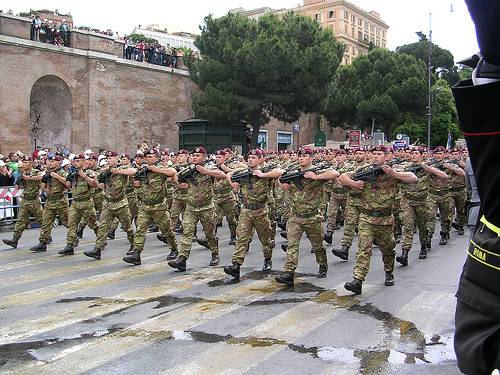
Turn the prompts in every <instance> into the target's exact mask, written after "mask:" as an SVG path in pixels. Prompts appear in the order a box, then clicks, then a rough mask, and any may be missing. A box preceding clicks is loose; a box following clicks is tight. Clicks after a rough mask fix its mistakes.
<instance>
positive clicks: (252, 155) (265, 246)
mask: <svg viewBox="0 0 500 375" xmlns="http://www.w3.org/2000/svg"><path fill="white" fill-rule="evenodd" d="M262 161H263V153H262V151H261V150H258V149H256V150H251V151H250V152H249V153H248V168H249V169H250V171H251V172H252V175H251V176H250V181H249V182H248V183H245V184H238V183H236V182H231V177H232V176H233V174H234V173H235V172H229V173H228V174H227V177H226V178H227V181H228V182H229V183H230V184H231V186H232V187H233V189H240V191H241V195H242V201H243V208H242V210H241V213H240V216H239V220H238V227H237V228H236V246H235V250H234V253H233V258H232V265H230V266H226V267H224V272H225V273H227V274H228V275H231V276H232V277H234V278H236V279H239V278H240V267H241V265H242V264H243V262H244V261H245V254H246V250H247V248H248V246H249V243H250V240H251V239H252V236H253V230H254V228H255V230H256V232H257V236H258V237H259V241H260V242H261V244H262V252H263V254H264V266H263V267H262V271H263V272H267V271H270V270H271V268H272V254H273V250H272V246H271V224H270V222H269V207H268V205H267V204H266V203H267V201H268V200H267V199H268V194H269V191H270V190H271V188H272V182H273V180H272V179H274V178H277V177H279V176H280V175H281V173H282V170H280V169H273V170H271V171H269V172H266V173H264V172H262V171H261V170H260V164H261V163H262Z"/></svg>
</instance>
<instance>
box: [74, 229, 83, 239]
mask: <svg viewBox="0 0 500 375" xmlns="http://www.w3.org/2000/svg"><path fill="white" fill-rule="evenodd" d="M84 229H85V227H81V228H78V230H77V231H76V236H77V237H78V238H83V231H84Z"/></svg>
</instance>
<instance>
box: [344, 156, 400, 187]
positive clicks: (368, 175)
mask: <svg viewBox="0 0 500 375" xmlns="http://www.w3.org/2000/svg"><path fill="white" fill-rule="evenodd" d="M404 161H405V160H404V159H400V158H394V159H392V160H391V161H390V162H389V163H387V164H386V165H388V166H389V167H392V166H393V165H396V164H401V163H403V162H404ZM382 173H384V171H383V170H382V166H381V165H377V164H372V165H369V166H367V167H365V168H364V169H362V170H361V171H359V172H356V173H355V174H354V175H353V176H352V179H353V180H354V181H366V182H373V181H375V180H376V179H377V176H379V175H381V174H382Z"/></svg>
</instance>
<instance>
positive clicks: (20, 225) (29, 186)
mask: <svg viewBox="0 0 500 375" xmlns="http://www.w3.org/2000/svg"><path fill="white" fill-rule="evenodd" d="M19 170H20V172H21V177H19V178H18V179H17V180H16V181H15V184H16V186H18V187H19V188H20V189H23V195H22V200H21V207H20V209H19V214H18V220H17V222H16V226H15V227H14V233H13V237H12V239H11V240H3V242H4V243H5V244H6V245H9V246H11V247H13V248H14V249H15V248H17V244H18V242H19V239H20V238H21V236H22V235H23V232H24V230H25V229H26V228H27V226H28V225H29V223H30V220H29V219H30V216H33V217H34V218H35V221H36V222H37V223H38V224H42V205H41V204H40V199H39V198H38V195H39V193H40V181H41V180H42V174H43V173H41V172H40V171H39V170H38V169H35V168H33V159H32V158H31V157H30V156H25V157H24V159H23V160H22V162H21V163H20V164H19Z"/></svg>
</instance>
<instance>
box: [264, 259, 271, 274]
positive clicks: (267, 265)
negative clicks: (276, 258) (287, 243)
mask: <svg viewBox="0 0 500 375" xmlns="http://www.w3.org/2000/svg"><path fill="white" fill-rule="evenodd" d="M272 268H273V261H272V260H271V259H264V266H262V272H269V271H271V269H272Z"/></svg>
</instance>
